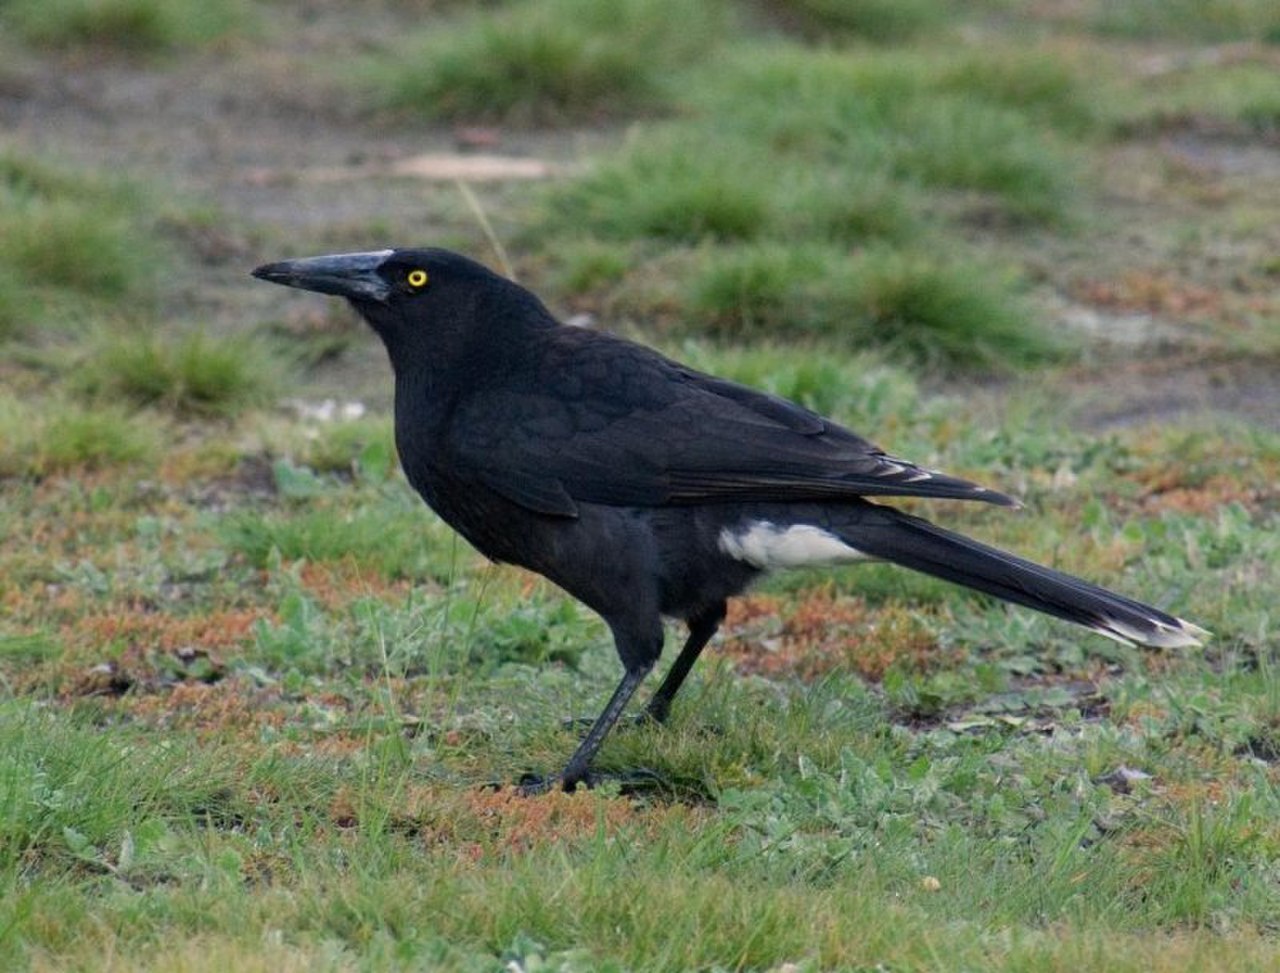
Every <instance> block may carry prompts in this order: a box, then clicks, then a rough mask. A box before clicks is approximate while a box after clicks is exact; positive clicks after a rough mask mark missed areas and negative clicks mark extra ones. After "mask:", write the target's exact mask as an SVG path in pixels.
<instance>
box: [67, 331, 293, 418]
mask: <svg viewBox="0 0 1280 973" xmlns="http://www.w3.org/2000/svg"><path fill="white" fill-rule="evenodd" d="M275 377H276V371H275V368H274V367H273V364H272V361H271V358H270V356H269V355H268V354H267V352H266V351H265V350H264V349H263V347H262V346H261V343H260V342H258V341H257V340H255V339H253V338H251V337H244V336H222V337H213V336H211V335H209V334H207V333H205V332H204V331H193V332H191V333H189V334H185V335H182V336H180V337H168V336H159V335H156V334H130V335H115V336H110V337H107V338H104V339H100V342H99V348H98V349H97V350H96V351H95V353H94V354H93V355H92V357H91V358H89V360H88V361H86V362H85V363H84V364H82V365H81V366H80V367H79V368H77V370H76V376H75V380H76V382H77V383H78V385H79V387H80V389H81V391H82V392H84V393H86V394H88V395H90V396H95V397H108V398H117V397H119V398H124V399H126V400H128V401H130V402H132V403H134V404H136V405H158V406H163V407H165V408H168V409H172V410H173V411H175V412H178V413H182V414H186V415H206V416H208V415H223V416H225V415H233V414H235V413H238V412H241V411H243V410H244V409H246V408H248V407H250V406H253V405H258V404H261V403H263V402H265V401H267V399H268V398H269V396H270V394H271V392H272V389H273V387H274V382H273V379H274V378H275Z"/></svg>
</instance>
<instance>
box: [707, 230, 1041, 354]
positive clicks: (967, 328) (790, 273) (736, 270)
mask: <svg viewBox="0 0 1280 973" xmlns="http://www.w3.org/2000/svg"><path fill="white" fill-rule="evenodd" d="M694 265H695V268H696V269H695V270H694V271H693V272H692V275H691V278H690V281H689V285H688V286H689V292H688V293H689V297H688V307H689V313H690V315H691V317H692V318H693V320H694V322H695V323H696V326H699V327H701V326H705V327H706V328H707V329H708V330H709V331H710V333H712V334H715V335H718V336H720V337H724V338H729V339H733V340H744V339H758V338H762V337H776V338H793V339H794V338H807V339H823V340H826V341H831V342H835V343H836V344H838V345H842V346H844V347H847V348H851V349H858V348H861V347H867V346H870V347H877V348H880V349H882V350H883V351H885V352H887V353H888V354H890V355H894V356H897V357H900V358H902V359H904V360H908V361H913V362H915V363H917V364H926V365H933V366H937V365H948V366H963V367H974V366H980V367H986V368H998V369H1007V368H1012V367H1017V366H1024V365H1027V364H1030V363H1033V362H1037V361H1044V360H1046V359H1048V358H1051V357H1053V356H1054V354H1055V353H1056V352H1059V351H1061V350H1062V349H1060V348H1057V347H1056V346H1055V344H1054V342H1053V341H1052V340H1051V339H1050V338H1049V337H1048V336H1047V335H1046V334H1045V333H1044V332H1043V331H1041V330H1039V329H1038V328H1036V327H1035V326H1034V325H1033V324H1032V323H1031V321H1030V320H1029V318H1028V317H1027V315H1026V313H1025V311H1023V310H1022V309H1021V308H1020V307H1019V305H1018V303H1017V301H1016V300H1015V299H1014V297H1013V295H1012V291H1011V289H1010V286H1009V284H1008V282H1006V281H1002V280H1000V279H999V278H998V277H994V276H992V275H991V273H990V272H989V271H984V270H982V269H981V268H978V267H975V266H972V265H968V264H964V263H961V262H955V261H949V260H945V259H939V258H937V257H934V256H927V255H925V254H922V253H912V252H909V251H901V250H895V249H889V248H885V247H879V248H872V249H869V250H866V251H863V252H860V253H855V254H852V255H849V254H845V253H842V252H840V251H838V250H835V249H830V248H816V247H808V248H804V247H794V246H792V247H786V246H780V245H776V244H766V245H761V246H750V247H738V248H726V249H722V250H718V251H712V252H709V253H707V254H706V255H705V256H703V257H702V259H700V260H697V261H694Z"/></svg>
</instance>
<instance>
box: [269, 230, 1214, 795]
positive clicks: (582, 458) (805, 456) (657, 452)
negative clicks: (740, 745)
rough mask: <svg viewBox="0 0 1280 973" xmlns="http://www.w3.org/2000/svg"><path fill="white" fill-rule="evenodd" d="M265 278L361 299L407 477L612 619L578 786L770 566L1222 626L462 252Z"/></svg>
mask: <svg viewBox="0 0 1280 973" xmlns="http://www.w3.org/2000/svg"><path fill="white" fill-rule="evenodd" d="M253 274H254V276H255V277H259V278H261V279H263V280H268V281H272V282H274V283H277V284H284V285H286V286H289V287H299V288H302V289H304V290H311V291H319V292H321V293H323V294H336V295H338V296H341V297H345V298H347V299H348V300H349V301H350V302H351V303H352V304H353V305H354V306H355V309H356V310H357V311H358V312H359V313H360V315H361V316H362V317H363V318H364V319H365V320H366V321H368V322H369V324H370V325H371V326H372V327H373V329H374V331H376V332H377V333H378V336H379V337H380V338H381V339H382V341H383V343H384V344H385V345H386V348H387V353H388V355H389V357H390V359H391V367H392V369H393V370H394V372H395V436H396V448H397V450H398V451H399V454H400V461H401V464H402V465H403V467H404V471H405V474H406V475H407V476H408V479H409V482H410V483H411V484H412V485H413V487H414V488H415V489H416V490H417V491H418V492H419V493H420V494H421V495H422V498H423V499H424V500H425V501H426V502H427V504H428V505H429V506H430V507H431V508H432V509H433V510H435V511H436V513H438V514H439V515H440V516H441V517H442V518H444V520H445V521H446V522H447V523H449V524H450V525H451V526H452V527H453V528H454V529H455V530H457V531H458V532H459V533H460V534H462V536H463V537H465V538H466V539H467V540H468V541H470V542H471V544H473V545H474V546H475V547H476V549H477V550H479V551H480V552H481V553H483V554H485V555H486V556H488V557H489V558H491V559H492V560H494V561H505V562H509V563H512V564H518V565H521V566H522V567H525V568H528V569H530V570H533V571H536V572H538V573H539V574H542V575H544V576H545V577H547V578H549V579H550V580H551V581H553V582H555V583H556V584H557V585H559V586H560V587H561V588H563V589H564V590H565V591H567V592H568V593H569V594H571V595H572V596H573V597H575V598H577V599H578V600H579V601H581V602H583V603H584V604H586V605H587V606H588V607H590V608H592V609H593V610H595V611H596V612H598V613H599V614H600V615H601V616H602V617H603V618H604V620H605V622H606V623H607V624H608V625H609V628H610V630H611V631H612V633H613V638H614V642H615V644H616V647H617V651H618V656H619V657H620V658H621V660H622V665H623V668H624V670H625V672H624V675H623V677H622V681H621V683H620V684H619V685H618V688H617V690H616V691H615V692H614V694H613V697H612V698H611V699H610V700H609V702H608V704H607V705H606V706H605V708H604V711H603V712H602V713H601V714H600V716H599V717H598V718H597V719H596V720H595V722H594V724H593V725H592V726H591V729H590V730H589V731H588V732H587V735H586V737H585V738H584V739H583V741H582V743H581V745H580V746H579V747H578V749H577V751H576V752H575V753H574V754H573V756H572V757H571V758H570V759H569V762H568V764H567V765H566V767H565V769H564V771H563V773H562V774H561V776H560V778H559V782H560V784H561V786H562V787H564V789H565V790H573V789H574V788H575V786H576V785H577V784H578V783H582V782H585V783H588V784H590V782H591V780H592V775H591V762H592V759H593V758H594V757H595V754H596V751H597V750H599V748H600V745H601V743H602V742H603V741H604V739H605V736H606V735H607V734H608V732H609V730H610V728H612V726H613V724H614V723H615V722H617V720H618V717H619V716H620V714H621V713H622V711H623V709H624V708H625V707H626V705H627V702H628V700H629V699H630V698H631V696H632V694H633V693H634V692H635V690H636V688H637V687H638V686H639V685H640V683H641V682H642V681H643V680H644V678H645V677H646V676H647V675H648V674H649V672H650V670H651V669H652V668H653V667H654V664H655V663H656V662H657V661H658V656H659V655H660V654H661V652H662V642H663V630H662V619H663V617H664V616H665V617H668V618H674V619H679V620H681V621H684V622H685V623H687V625H688V627H689V635H688V639H687V641H686V642H685V644H684V648H683V649H682V650H681V651H680V654H679V656H678V657H677V658H676V660H675V662H674V664H673V665H672V666H671V670H670V671H669V672H668V673H667V676H666V678H665V679H664V680H663V682H662V684H661V685H660V686H659V687H658V689H657V691H656V692H655V693H654V695H653V698H652V699H651V700H650V701H649V704H648V706H647V708H646V710H645V713H646V715H647V716H649V717H651V718H652V719H654V720H656V721H658V722H661V721H663V720H664V719H665V718H666V716H667V713H668V710H669V709H670V706H671V701H672V699H673V698H674V697H675V695H676V693H677V691H679V689H680V686H681V684H682V683H683V682H684V679H685V677H686V676H687V675H688V674H689V670H690V668H691V667H692V666H693V664H694V662H696V661H697V658H698V655H699V654H700V653H701V652H702V649H703V647H704V646H705V645H706V644H707V641H708V640H709V639H710V638H711V636H712V635H713V634H714V633H715V631H716V629H717V628H718V627H719V625H720V623H721V621H722V620H723V619H724V614H725V602H726V599H728V598H729V597H730V596H732V595H735V594H738V593H740V592H741V591H742V590H743V589H744V588H746V587H747V585H748V584H750V583H751V581H752V580H753V579H755V578H757V577H759V576H760V575H761V574H762V573H763V572H765V571H767V570H769V569H772V568H786V567H797V566H801V565H812V564H832V563H840V562H851V561H859V560H880V561H889V562H892V563H894V564H900V565H902V566H904V567H907V568H911V569H913V570H916V571H923V572H924V573H926V574H931V575H934V576H936V577H939V578H945V579H946V580H948V581H953V582H955V583H957V584H961V585H964V586H966V587H969V588H975V589H977V590H978V591H983V592H986V593H987V594H990V595H994V596H995V597H997V598H1002V599H1004V600H1005V601H1011V602H1014V603H1016V604H1019V605H1025V606H1027V607H1029V608H1034V609H1036V610H1037V611H1041V612H1045V613H1047V614H1050V615H1056V616H1057V617H1059V618H1064V619H1066V620H1067V621H1071V622H1075V623H1076V624H1079V625H1083V626H1085V627H1086V628H1090V629H1093V630H1094V631H1095V632H1099V633H1101V634H1103V635H1106V636H1108V637H1110V638H1113V639H1117V640H1119V641H1121V642H1127V643H1140V644H1143V645H1149V646H1160V647H1165V646H1183V645H1195V644H1198V643H1199V641H1200V640H1201V639H1202V638H1203V637H1205V636H1206V635H1207V634H1208V633H1206V632H1205V631H1204V630H1203V629H1201V628H1199V627H1197V626H1195V625H1192V624H1191V623H1189V622H1185V621H1183V620H1182V619H1179V618H1175V617H1173V616H1172V615H1169V614H1166V613H1165V612H1162V611H1160V610H1159V609H1157V608H1152V607H1150V606H1148V605H1144V604H1142V603H1140V602H1137V601H1133V600H1131V599H1129V598H1125V597H1123V596H1121V595H1117V594H1114V593H1112V592H1110V591H1107V590H1105V589H1103V588H1100V587H1098V586H1096V585H1092V584H1090V583H1088V582H1087V581H1082V580H1080V579H1078V578H1073V577H1071V576H1069V575H1066V574H1062V573H1061V572H1058V571H1054V570H1052V569H1050V568H1046V567H1042V566H1040V565H1038V564H1034V563H1032V562H1031V561H1027V560H1024V559H1022V558H1019V557H1015V556H1014V555H1012V554H1007V553H1005V552H1003V551H1000V550H996V549H995V548H992V547H988V546H986V545H984V544H980V543H978V542H977V541H974V540H970V539H969V538H967V537H963V536H961V535H959V534H956V533H952V532H951V531H947V530H944V529H942V528H941V527H937V526H935V525H933V524H931V523H930V522H928V521H926V520H922V519H921V518H919V517H914V516H911V515H909V514H905V513H902V512H900V511H898V510H895V509H893V508H892V507H887V506H883V505H882V504H879V503H874V502H872V501H871V500H868V499H867V498H868V497H882V496H899V497H931V498H943V499H953V500H981V501H984V502H986V503H993V504H998V505H1001V506H1016V505H1017V504H1016V502H1015V501H1014V500H1012V499H1011V498H1009V497H1007V496H1005V495H1004V494H1002V493H997V492H995V491H992V490H988V489H986V488H985V487H981V486H978V485H977V484H974V483H970V482H968V481H967V480H962V479H959V478H957V477H953V476H947V475H946V474H943V473H939V472H937V471H934V470H929V469H924V468H922V467H919V466H916V465H915V464H913V463H910V462H907V461H906V460H903V459H898V458H896V457H894V456H890V455H889V454H887V453H885V452H884V451H883V450H881V449H880V448H878V447H877V446H875V445H873V444H872V443H871V442H869V441H868V440H866V439H863V438H862V437H860V436H858V435H857V434H855V433H853V432H850V431H849V430H848V429H845V428H843V427H841V426H839V425H837V424H836V423H834V422H832V421H831V420H829V419H825V418H823V417H822V416H819V415H817V414H816V413H814V412H811V411H809V410H808V409H804V408H802V407H800V406H798V405H796V404H794V403H792V402H789V401H787V400H785V399H782V398H779V397H777V396H773V395H767V394H764V393H762V392H758V391H755V390H753V389H750V388H747V387H745V386H742V385H738V384H736V383H734V382H730V381H726V380H724V379H720V378H715V377H714V376H711V375H706V374H703V373H701V372H698V371H695V370H694V369H692V368H688V367H686V366H684V365H681V364H680V363H678V362H675V361H672V360H671V359H670V358H666V357H664V356H662V355H660V354H658V353H657V352H655V351H652V350H651V349H649V348H646V347H644V346H642V345H638V344H635V343H633V342H630V341H626V340H624V339H622V338H618V337H615V336H613V335H609V334H605V333H601V332H597V331H592V330H587V329H584V328H575V327H569V326H566V325H563V324H561V323H559V322H558V321H557V320H556V318H555V317H554V316H553V315H552V314H551V312H550V311H548V310H547V308H546V307H545V306H543V304H542V303H541V302H540V301H539V300H538V299H537V298H536V297H535V296H534V295H533V294H531V293H530V292H529V291H527V290H525V289H524V288H522V287H520V286H519V285H517V284H515V283H514V282H512V281H510V280H507V279H505V278H503V277H501V276H499V275H498V274H495V273H493V272H492V271H490V270H488V269H487V268H485V267H483V266H481V265H480V264H478V263H476V262H474V261H472V260H469V259H467V258H466V257H462V256H459V255H458V254H455V253H450V252H449V251H446V250H438V249H421V250H416V249H413V250H410V249H406V250H379V251H374V252H371V253H349V254H337V255H332V256H322V257H308V258H305V259H300V260H287V261H283V262H280V263H272V264H267V265H265V266H263V267H259V268H258V269H257V270H255V271H254V272H253ZM535 789H536V788H535Z"/></svg>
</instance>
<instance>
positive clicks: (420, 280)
mask: <svg viewBox="0 0 1280 973" xmlns="http://www.w3.org/2000/svg"><path fill="white" fill-rule="evenodd" d="M405 280H407V281H408V282H409V286H410V287H425V286H426V283H427V272H426V271H425V270H411V271H409V275H408V276H407V277H406V278H405Z"/></svg>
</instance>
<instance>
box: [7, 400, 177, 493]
mask: <svg viewBox="0 0 1280 973" xmlns="http://www.w3.org/2000/svg"><path fill="white" fill-rule="evenodd" d="M161 438H162V437H161V434H160V431H159V428H158V426H157V425H156V423H155V422H154V421H153V420H150V419H148V418H146V417H142V416H138V415H135V414H132V413H129V412H126V411H125V410H123V409H121V408H120V407H119V406H116V405H98V406H95V407H93V408H85V407H83V406H81V405H79V404H76V403H74V402H67V401H59V400H57V399H42V400H40V401H39V402H30V401H22V400H19V399H18V398H16V397H13V396H12V395H8V394H6V395H3V396H0V477H9V476H23V477H27V476H36V477H40V476H47V475H51V474H57V473H74V472H76V471H83V470H93V469H101V468H105V467H114V466H120V465H125V466H131V465H135V464H141V465H143V466H145V465H147V464H149V463H154V461H155V459H156V456H157V452H158V449H159V446H160V442H161Z"/></svg>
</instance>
